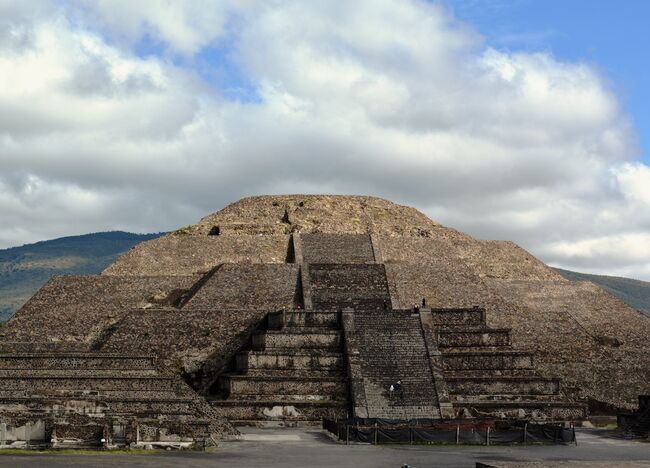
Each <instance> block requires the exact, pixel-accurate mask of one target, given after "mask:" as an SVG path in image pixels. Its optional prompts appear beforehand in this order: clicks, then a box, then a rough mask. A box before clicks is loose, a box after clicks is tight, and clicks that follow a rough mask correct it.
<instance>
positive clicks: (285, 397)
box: [212, 393, 348, 403]
mask: <svg viewBox="0 0 650 468" xmlns="http://www.w3.org/2000/svg"><path fill="white" fill-rule="evenodd" d="M224 399H225V398H224V397H223V395H221V396H214V397H212V400H224ZM227 400H237V401H241V402H246V401H248V402H251V403H252V402H257V401H286V402H297V403H305V402H316V403H319V402H328V401H329V402H338V403H341V402H347V401H348V399H347V397H346V398H343V397H342V396H341V395H316V394H314V395H305V394H298V395H293V394H272V393H271V394H265V395H262V394H239V395H231V396H230V397H228V398H227Z"/></svg>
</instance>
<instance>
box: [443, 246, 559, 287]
mask: <svg viewBox="0 0 650 468" xmlns="http://www.w3.org/2000/svg"><path fill="white" fill-rule="evenodd" d="M455 245H456V252H457V253H458V257H459V258H460V259H461V260H462V261H463V262H464V263H465V264H466V265H468V266H469V267H470V268H471V269H472V270H474V271H475V272H476V274H478V275H479V276H480V277H486V278H501V279H518V280H541V281H564V278H563V277H562V276H561V275H560V274H559V273H557V272H556V271H554V270H552V269H551V268H549V267H547V266H546V265H545V264H544V263H542V262H541V261H539V260H538V259H536V258H535V257H533V256H532V255H531V254H530V253H529V252H527V251H526V250H524V249H522V248H521V247H519V246H518V245H517V244H515V243H514V242H510V241H477V240H474V239H471V240H457V241H456V242H455Z"/></svg>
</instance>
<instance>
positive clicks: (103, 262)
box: [0, 231, 162, 321]
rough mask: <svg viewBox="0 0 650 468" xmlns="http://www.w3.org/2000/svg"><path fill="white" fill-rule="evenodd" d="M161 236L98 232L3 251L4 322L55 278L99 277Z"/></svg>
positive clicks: (0, 298) (0, 297) (0, 307)
mask: <svg viewBox="0 0 650 468" xmlns="http://www.w3.org/2000/svg"><path fill="white" fill-rule="evenodd" d="M161 235H162V233H159V234H131V233H128V232H121V231H114V232H98V233H95V234H85V235H81V236H72V237H62V238H60V239H54V240H49V241H42V242H37V243H35V244H28V245H23V246H22V247H12V248H10V249H4V250H0V321H4V320H6V319H8V318H9V317H10V316H11V315H12V314H13V313H14V312H15V311H16V310H18V309H19V308H20V307H21V306H22V305H23V304H24V303H25V302H26V301H27V299H29V298H30V297H31V296H32V295H33V294H34V293H35V292H36V291H37V290H38V289H39V288H40V287H41V286H42V285H43V284H44V283H45V282H46V281H47V280H48V279H49V278H50V277H51V276H53V275H93V274H97V273H99V272H101V271H102V270H103V269H104V268H106V267H107V266H108V265H110V264H111V263H113V262H114V261H115V259H116V258H117V257H118V256H119V255H120V254H122V253H123V252H125V251H127V250H129V249H130V248H131V247H133V246H135V245H137V244H139V243H140V242H142V241H146V240H150V239H155V238H156V237H159V236H161Z"/></svg>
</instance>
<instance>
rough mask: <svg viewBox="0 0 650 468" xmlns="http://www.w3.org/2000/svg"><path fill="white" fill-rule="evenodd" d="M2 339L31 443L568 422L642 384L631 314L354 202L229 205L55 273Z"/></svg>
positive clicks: (508, 258) (13, 397) (619, 402)
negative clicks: (247, 429) (336, 421)
mask: <svg viewBox="0 0 650 468" xmlns="http://www.w3.org/2000/svg"><path fill="white" fill-rule="evenodd" d="M1 333H2V335H1V336H0V351H1V352H2V354H0V370H2V377H0V378H2V379H3V380H4V386H3V388H4V390H3V391H2V397H1V398H0V419H1V420H2V422H4V423H5V424H7V427H12V428H18V429H19V428H21V427H23V426H24V424H25V421H26V420H29V421H30V424H32V425H33V426H31V427H36V426H37V427H38V428H39V429H38V431H39V432H38V434H39V437H42V438H43V440H46V439H47V440H55V441H56V440H58V439H57V437H59V438H60V434H68V435H70V438H72V439H75V440H91V439H93V437H95V438H97V434H100V435H101V434H103V433H104V432H106V431H108V433H110V434H112V436H111V437H112V439H113V440H114V441H115V444H117V445H119V444H122V443H126V441H132V440H134V438H135V440H136V441H137V442H138V443H152V444H165V443H171V442H174V443H186V444H191V443H197V442H200V443H204V442H205V441H206V440H209V439H215V438H219V437H222V436H226V435H228V434H230V433H232V432H233V429H232V426H231V425H232V424H233V423H234V424H241V423H250V424H261V423H268V422H276V423H277V422H280V423H296V422H314V421H319V420H320V419H321V418H324V417H325V418H345V417H347V416H356V417H364V418H368V417H369V418H386V419H404V420H406V419H413V418H429V419H441V420H449V419H457V418H461V419H472V420H475V419H481V418H491V419H515V418H518V419H528V420H565V421H572V420H579V419H582V418H584V417H585V416H586V415H587V412H588V411H589V410H591V411H592V412H593V411H595V412H599V411H605V410H606V411H617V410H623V409H625V410H627V409H632V408H634V407H635V406H636V401H637V397H638V395H639V394H643V393H648V392H649V391H650V382H649V381H648V375H650V361H649V360H648V359H647V356H648V353H649V352H650V344H649V342H648V337H649V336H650V319H649V318H648V317H646V316H644V315H642V314H641V313H640V312H638V311H636V310H634V309H632V308H630V307H629V306H627V305H625V304H624V303H623V302H621V301H620V300H618V299H616V298H615V297H613V296H611V295H610V294H609V293H607V292H605V291H604V290H603V289H600V288H598V287H596V286H594V285H593V284H591V283H587V282H584V283H580V282H578V283H576V282H570V281H568V280H565V279H564V278H563V277H562V276H560V275H559V274H558V273H556V272H555V271H554V270H552V269H550V268H549V267H547V266H546V265H544V264H543V263H542V262H541V261H539V260H538V259H536V258H535V257H533V256H532V255H531V254H529V253H528V252H526V251H525V250H523V249H521V248H520V247H518V246H517V245H515V244H514V243H512V242H504V241H480V240H476V239H473V238H472V237H470V236H468V235H466V234H463V233H461V232H459V231H456V230H454V229H450V228H447V227H444V226H442V225H440V224H438V223H436V222H434V221H431V220H430V219H428V218H427V217H426V216H425V215H424V214H422V213H420V212H419V211H417V210H416V209H414V208H410V207H405V206H400V205H397V204H394V203H391V202H389V201H387V200H383V199H380V198H374V197H366V196H332V195H286V196H259V197H250V198H244V199H242V200H239V201H238V202H235V203H233V204H231V205H229V206H227V207H226V208H224V209H222V210H220V211H218V212H216V213H214V214H211V215H208V216H206V217H204V218H203V219H201V220H200V221H199V223H197V224H195V225H192V226H187V227H184V228H180V229H178V230H176V231H175V232H173V233H170V234H169V235H166V236H163V237H160V238H157V239H154V240H151V241H148V242H144V243H142V244H139V245H138V246H136V247H135V248H133V249H132V250H130V251H128V252H127V253H125V254H124V255H122V256H121V257H120V258H119V259H118V260H117V261H116V262H115V263H113V264H112V265H111V266H109V267H108V268H107V269H106V270H105V271H104V272H103V273H102V274H101V275H97V276H76V277H69V276H68V277H66V276H63V277H55V278H53V279H52V280H50V281H49V282H48V283H47V284H46V285H45V286H43V288H42V289H41V290H40V291H38V292H37V293H36V294H35V295H34V297H33V298H32V299H31V300H30V301H28V303H27V304H25V306H24V307H23V308H22V309H21V310H19V311H18V312H17V313H16V314H15V315H14V317H12V318H11V320H10V321H9V322H8V323H7V325H6V326H5V327H4V328H3V329H2V331H1ZM398 380H399V381H401V386H400V389H401V394H400V397H399V398H393V395H392V394H391V393H390V392H389V388H390V386H391V385H392V384H393V383H394V382H397V381H398ZM89 414H90V415H91V416H89ZM27 416H28V417H27ZM26 418H27V419H26ZM134 428H137V430H136V429H134ZM17 432H18V431H17ZM52 434H54V436H53V435H52ZM33 438H36V436H34V437H33ZM100 438H101V437H100Z"/></svg>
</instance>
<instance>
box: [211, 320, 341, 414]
mask: <svg viewBox="0 0 650 468" xmlns="http://www.w3.org/2000/svg"><path fill="white" fill-rule="evenodd" d="M266 320H267V324H266V325H267V326H266V329H265V330H262V331H260V332H258V333H256V334H254V335H253V336H252V338H251V344H250V349H248V350H245V351H242V352H240V353H238V354H237V356H236V371H235V372H232V373H227V374H224V375H222V376H220V378H219V387H220V390H221V394H220V395H217V396H215V397H213V398H211V399H210V402H211V404H212V405H213V406H214V407H215V408H217V409H218V410H219V413H220V414H221V415H223V416H225V417H226V418H228V419H229V420H230V421H232V422H235V423H238V424H251V425H273V424H278V425H295V424H299V423H300V424H310V423H319V422H320V421H321V420H322V418H325V417H326V418H344V417H347V415H348V410H349V409H348V407H349V403H348V383H347V377H346V372H345V365H344V356H343V350H342V341H341V339H342V332H341V325H340V318H339V314H338V313H335V312H309V311H291V312H276V313H271V314H269V315H268V316H267V319H266Z"/></svg>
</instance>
